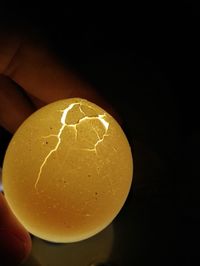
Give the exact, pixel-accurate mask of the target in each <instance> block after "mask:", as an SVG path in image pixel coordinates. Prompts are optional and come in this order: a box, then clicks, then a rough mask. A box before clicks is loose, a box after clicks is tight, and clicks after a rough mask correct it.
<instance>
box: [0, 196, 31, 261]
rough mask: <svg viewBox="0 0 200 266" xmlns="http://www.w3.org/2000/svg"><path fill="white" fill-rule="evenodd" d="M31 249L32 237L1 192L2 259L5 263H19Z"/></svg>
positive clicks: (0, 238)
mask: <svg viewBox="0 0 200 266" xmlns="http://www.w3.org/2000/svg"><path fill="white" fill-rule="evenodd" d="M30 251H31V238H30V235H29V234H28V232H27V231H26V230H25V229H24V228H23V227H22V225H21V224H20V223H19V222H18V221H17V219H16V218H15V216H14V214H13V213H12V212H11V211H10V209H9V208H8V206H7V204H6V201H5V199H4V196H3V195H2V193H0V260H1V263H2V261H3V265H4V264H5V265H17V264H18V263H20V262H22V261H24V260H26V258H27V257H28V255H29V253H30Z"/></svg>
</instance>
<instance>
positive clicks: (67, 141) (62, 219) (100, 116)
mask: <svg viewBox="0 0 200 266" xmlns="http://www.w3.org/2000/svg"><path fill="white" fill-rule="evenodd" d="M132 174H133V161H132V154H131V149H130V146H129V143H128V141H127V138H126V136H125V134H124V132H123V130H122V129H121V127H120V126H119V124H118V123H117V122H116V121H115V120H114V118H113V117H112V116H110V115H109V114H108V113H107V112H105V111H104V110H103V109H102V108H100V107H99V106H97V105H95V104H94V103H91V102H89V101H87V100H84V99H79V98H72V99H66V100H61V101H57V102H54V103H51V104H49V105H47V106H45V107H43V108H41V109H40V110H38V111H36V112H35V113H34V114H32V115H31V116H30V117H29V118H28V119H27V120H26V121H25V122H24V123H23V124H22V125H21V126H20V128H19V129H18V130H17V132H16V133H15V135H14V136H13V138H12V140H11V142H10V144H9V146H8V149H7V152H6V155H5V159H4V164H3V186H4V192H5V196H6V199H7V201H8V203H9V205H10V207H11V209H12V210H13V212H14V214H15V215H16V216H17V218H18V219H19V220H20V222H21V223H22V224H23V225H24V226H25V227H26V228H27V230H28V231H29V232H30V233H32V234H34V235H36V236H38V237H40V238H42V239H45V240H48V241H52V242H75V241H79V240H83V239H86V238H88V237H91V236H93V235H95V234H96V233H98V232H100V231H101V230H103V229H104V228H105V227H106V226H107V225H108V224H110V223H111V221H112V220H113V219H114V218H115V216H116V215H117V214H118V213H119V211H120V209H121V208H122V206H123V204H124V202H125V200H126V198H127V195H128V192H129V189H130V186H131V182H132Z"/></svg>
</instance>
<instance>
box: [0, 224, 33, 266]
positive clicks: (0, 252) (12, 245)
mask: <svg viewBox="0 0 200 266" xmlns="http://www.w3.org/2000/svg"><path fill="white" fill-rule="evenodd" d="M27 255H28V247H27V243H26V240H22V239H20V237H18V236H17V235H16V234H14V233H12V232H10V231H9V230H6V229H3V230H2V229H0V260H2V259H3V261H4V263H6V264H9V263H15V265H17V264H19V263H21V262H22V261H24V260H25V258H26V257H27Z"/></svg>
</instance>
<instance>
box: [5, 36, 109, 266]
mask: <svg viewBox="0 0 200 266" xmlns="http://www.w3.org/2000/svg"><path fill="white" fill-rule="evenodd" d="M0 40H1V42H0V125H1V126H2V127H4V128H6V129H7V130H8V131H10V132H11V133H14V132H15V131H16V129H17V128H18V127H19V125H20V124H21V123H22V122H23V121H24V120H25V119H26V118H27V117H28V116H29V115H30V114H31V113H32V112H34V111H35V110H36V109H38V108H40V107H42V106H43V105H46V104H48V103H50V102H53V101H56V100H59V99H63V98H71V97H81V98H87V99H88V100H91V101H93V102H95V103H97V104H99V105H101V106H103V108H105V109H106V110H108V111H109V112H110V113H113V111H112V110H111V107H110V106H109V105H107V104H106V102H105V101H104V99H103V97H101V95H100V94H99V93H98V92H97V91H96V90H94V89H93V88H91V87H90V86H89V85H87V84H85V83H83V82H81V81H80V80H78V79H77V77H75V76H74V75H73V74H72V73H71V72H70V71H69V70H66V68H65V67H63V66H62V65H61V63H59V61H58V60H57V59H56V58H55V56H53V55H52V53H50V51H49V50H48V49H47V48H46V47H45V46H42V45H41V43H38V42H33V41H30V40H28V39H23V40H22V39H21V38H20V37H18V36H0ZM30 251H31V238H30V236H29V234H28V232H27V231H26V230H25V229H24V228H23V227H22V225H20V224H19V222H18V221H17V220H16V218H15V217H14V215H13V214H12V213H11V211H10V210H9V207H8V206H7V203H6V200H5V198H4V196H3V195H2V193H0V260H1V261H2V258H3V261H4V263H5V264H9V265H10V263H15V265H16V263H19V262H21V261H22V260H25V259H26V258H27V256H28V255H29V253H30ZM12 265H13V264H12Z"/></svg>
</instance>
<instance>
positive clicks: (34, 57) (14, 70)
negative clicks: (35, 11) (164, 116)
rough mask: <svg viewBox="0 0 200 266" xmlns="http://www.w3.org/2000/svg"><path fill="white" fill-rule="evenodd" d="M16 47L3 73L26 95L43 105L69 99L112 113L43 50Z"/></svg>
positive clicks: (25, 45)
mask: <svg viewBox="0 0 200 266" xmlns="http://www.w3.org/2000/svg"><path fill="white" fill-rule="evenodd" d="M16 47H18V48H17V49H16V52H15V53H13V52H12V53H11V54H12V55H11V56H10V59H9V60H7V62H10V63H9V64H7V65H5V66H4V70H3V73H4V74H5V75H7V76H9V77H10V78H11V79H12V80H14V81H15V82H16V83H18V84H19V85H20V86H21V87H22V88H23V89H24V90H25V91H26V92H27V93H29V94H31V95H32V96H34V97H36V98H38V99H40V100H41V101H42V102H44V103H50V102H53V101H55V100H59V99H63V98H70V97H81V98H86V99H88V100H91V101H93V102H95V103H97V104H99V105H100V106H102V107H103V108H105V109H106V110H107V111H109V112H110V113H114V111H113V109H112V107H111V106H110V105H109V104H107V102H106V101H105V99H104V98H103V97H102V95H100V93H99V92H98V91H97V90H95V89H94V88H93V87H91V86H89V85H88V84H86V83H85V82H83V81H81V80H80V79H78V78H77V76H75V75H74V74H73V73H72V72H71V71H69V70H67V69H66V67H64V66H63V65H62V64H61V63H60V62H59V61H58V59H57V58H55V56H53V55H52V53H50V51H49V50H48V48H47V47H45V46H42V45H41V44H40V45H39V44H38V43H37V42H32V41H27V40H26V41H23V42H22V43H21V46H16Z"/></svg>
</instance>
